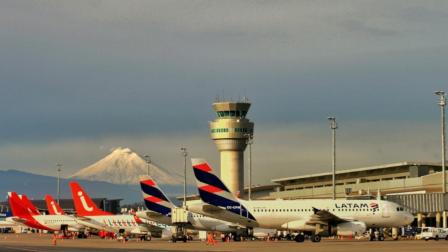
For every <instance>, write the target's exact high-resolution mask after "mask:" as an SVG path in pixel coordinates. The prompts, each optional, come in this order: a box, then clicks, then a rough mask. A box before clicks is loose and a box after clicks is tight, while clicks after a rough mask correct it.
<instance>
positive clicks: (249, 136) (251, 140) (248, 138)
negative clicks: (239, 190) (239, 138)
mask: <svg viewBox="0 0 448 252" xmlns="http://www.w3.org/2000/svg"><path fill="white" fill-rule="evenodd" d="M244 136H246V137H247V139H246V141H247V144H248V145H249V190H248V195H247V198H248V199H249V200H251V199H252V144H253V143H254V137H253V135H252V134H244Z"/></svg>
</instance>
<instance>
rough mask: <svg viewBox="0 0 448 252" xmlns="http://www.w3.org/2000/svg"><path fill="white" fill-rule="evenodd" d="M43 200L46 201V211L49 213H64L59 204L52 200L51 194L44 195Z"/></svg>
mask: <svg viewBox="0 0 448 252" xmlns="http://www.w3.org/2000/svg"><path fill="white" fill-rule="evenodd" d="M45 202H46V203H47V208H48V212H49V213H50V214H51V215H65V212H64V210H62V208H61V206H60V205H59V204H58V203H56V201H54V199H53V197H51V195H49V194H47V195H45Z"/></svg>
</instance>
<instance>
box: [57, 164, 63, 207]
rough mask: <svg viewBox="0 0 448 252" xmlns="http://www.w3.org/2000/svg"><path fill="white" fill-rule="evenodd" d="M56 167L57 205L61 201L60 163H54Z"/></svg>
mask: <svg viewBox="0 0 448 252" xmlns="http://www.w3.org/2000/svg"><path fill="white" fill-rule="evenodd" d="M56 166H57V167H58V169H57V171H58V188H57V193H56V194H57V196H58V204H59V200H60V199H61V167H62V164H60V163H56Z"/></svg>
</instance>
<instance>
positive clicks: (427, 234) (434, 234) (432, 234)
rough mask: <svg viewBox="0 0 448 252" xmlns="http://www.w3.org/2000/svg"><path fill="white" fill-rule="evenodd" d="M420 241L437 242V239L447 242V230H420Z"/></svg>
mask: <svg viewBox="0 0 448 252" xmlns="http://www.w3.org/2000/svg"><path fill="white" fill-rule="evenodd" d="M420 237H421V239H425V240H426V241H428V240H430V239H434V240H436V241H438V240H439V239H445V240H448V229H447V228H435V227H424V228H422V233H421V234H420Z"/></svg>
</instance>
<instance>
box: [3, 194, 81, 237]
mask: <svg viewBox="0 0 448 252" xmlns="http://www.w3.org/2000/svg"><path fill="white" fill-rule="evenodd" d="M21 198H22V200H23V199H26V196H25V195H22V197H21ZM8 200H9V205H10V207H11V210H12V214H13V216H12V217H9V218H7V220H8V221H13V222H15V223H21V224H24V225H26V226H28V227H31V228H35V229H41V230H48V231H63V232H65V231H75V232H79V231H81V230H83V229H84V228H85V227H84V226H83V225H81V224H79V223H78V222H77V220H76V218H75V217H73V216H67V215H40V214H36V212H35V211H32V209H33V208H35V207H34V206H33V205H32V204H31V202H28V203H27V202H26V200H25V202H24V201H22V200H21V199H20V198H19V195H18V194H17V193H16V192H11V193H10V194H9V197H8Z"/></svg>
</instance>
